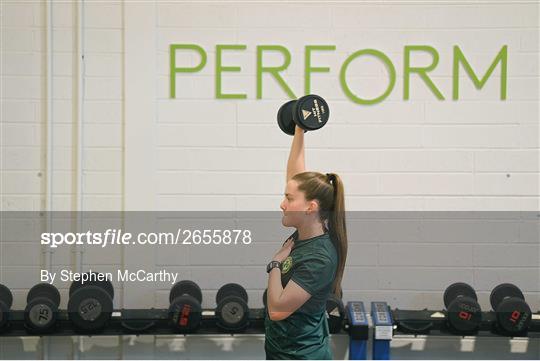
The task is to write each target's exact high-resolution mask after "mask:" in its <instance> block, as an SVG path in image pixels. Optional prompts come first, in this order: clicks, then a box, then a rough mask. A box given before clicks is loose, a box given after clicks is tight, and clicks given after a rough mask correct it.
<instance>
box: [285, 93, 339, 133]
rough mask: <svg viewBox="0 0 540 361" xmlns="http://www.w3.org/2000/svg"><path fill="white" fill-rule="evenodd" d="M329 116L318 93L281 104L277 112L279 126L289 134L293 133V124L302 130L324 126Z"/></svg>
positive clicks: (328, 110)
mask: <svg viewBox="0 0 540 361" xmlns="http://www.w3.org/2000/svg"><path fill="white" fill-rule="evenodd" d="M329 117H330V109H329V108H328V104H327V103H326V101H325V100H324V99H323V98H321V97H320V96H318V95H313V94H312V95H306V96H303V97H301V98H299V99H297V100H291V101H288V102H287V103H285V104H283V105H282V106H281V107H280V108H279V110H278V114H277V121H278V125H279V128H280V129H281V130H282V131H283V132H285V133H286V134H289V135H294V129H295V126H296V125H298V126H299V127H300V128H302V129H304V131H308V130H316V129H319V128H322V127H324V125H325V124H326V123H327V122H328V119H329Z"/></svg>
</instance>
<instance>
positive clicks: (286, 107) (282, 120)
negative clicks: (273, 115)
mask: <svg viewBox="0 0 540 361" xmlns="http://www.w3.org/2000/svg"><path fill="white" fill-rule="evenodd" d="M294 103H296V100H290V101H288V102H287V103H285V104H283V105H282V106H281V107H280V108H279V110H278V115H277V121H278V125H279V128H280V129H281V130H282V131H283V132H284V133H286V134H289V135H294V130H295V127H296V124H295V123H294V120H293V110H292V107H293V104H294Z"/></svg>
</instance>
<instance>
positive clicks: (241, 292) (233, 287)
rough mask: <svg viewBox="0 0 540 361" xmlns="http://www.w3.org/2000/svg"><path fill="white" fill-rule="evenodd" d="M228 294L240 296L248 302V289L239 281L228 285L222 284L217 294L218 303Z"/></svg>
mask: <svg viewBox="0 0 540 361" xmlns="http://www.w3.org/2000/svg"><path fill="white" fill-rule="evenodd" d="M228 296H238V297H240V298H241V299H243V300H244V302H245V303H247V302H248V294H247V292H246V289H245V288H244V287H242V286H241V285H239V284H238V283H227V284H226V285H223V286H221V288H220V289H219V290H218V292H217V294H216V304H218V305H219V304H220V303H221V300H223V299H225V297H228Z"/></svg>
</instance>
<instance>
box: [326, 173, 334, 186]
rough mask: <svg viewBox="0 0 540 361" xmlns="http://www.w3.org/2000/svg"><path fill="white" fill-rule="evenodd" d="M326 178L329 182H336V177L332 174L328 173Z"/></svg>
mask: <svg viewBox="0 0 540 361" xmlns="http://www.w3.org/2000/svg"><path fill="white" fill-rule="evenodd" d="M326 178H327V179H328V182H330V183H332V184H333V182H334V181H335V180H336V177H335V176H334V174H332V173H326Z"/></svg>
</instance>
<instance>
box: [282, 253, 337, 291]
mask: <svg viewBox="0 0 540 361" xmlns="http://www.w3.org/2000/svg"><path fill="white" fill-rule="evenodd" d="M334 272H335V270H334V265H333V264H332V261H331V260H330V258H328V257H326V256H318V257H316V256H314V257H312V258H309V259H307V260H304V261H303V262H302V263H301V264H300V265H299V266H298V267H296V268H295V269H294V270H293V274H292V276H291V280H293V281H294V282H295V283H296V284H298V285H299V286H300V287H302V288H303V289H304V290H306V291H307V292H308V293H309V294H311V295H313V294H315V293H317V292H318V291H319V290H321V289H323V288H324V287H326V286H327V285H328V284H330V283H332V281H333V280H334Z"/></svg>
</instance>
